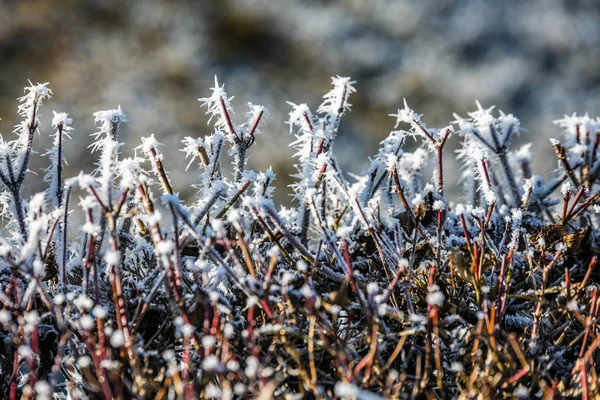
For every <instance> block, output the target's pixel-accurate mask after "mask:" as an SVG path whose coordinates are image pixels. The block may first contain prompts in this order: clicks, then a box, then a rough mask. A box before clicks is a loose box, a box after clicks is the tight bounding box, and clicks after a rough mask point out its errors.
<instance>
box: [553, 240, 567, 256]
mask: <svg viewBox="0 0 600 400" xmlns="http://www.w3.org/2000/svg"><path fill="white" fill-rule="evenodd" d="M554 248H555V249H556V251H559V252H561V253H564V252H565V251H567V245H566V244H565V243H564V242H558V243H556V245H555V246H554Z"/></svg>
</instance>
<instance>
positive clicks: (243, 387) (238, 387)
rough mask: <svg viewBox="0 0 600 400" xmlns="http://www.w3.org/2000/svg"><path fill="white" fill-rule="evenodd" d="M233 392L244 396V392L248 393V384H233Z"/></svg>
mask: <svg viewBox="0 0 600 400" xmlns="http://www.w3.org/2000/svg"><path fill="white" fill-rule="evenodd" d="M233 392H234V393H235V394H237V395H238V396H242V395H243V394H244V393H246V385H244V384H243V383H241V382H238V383H236V384H235V385H234V386H233Z"/></svg>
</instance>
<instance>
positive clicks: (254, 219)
mask: <svg viewBox="0 0 600 400" xmlns="http://www.w3.org/2000/svg"><path fill="white" fill-rule="evenodd" d="M354 83H355V82H353V81H352V80H351V79H350V78H342V77H339V76H338V77H334V78H332V85H333V88H332V90H331V91H330V92H329V93H327V94H326V95H325V96H324V100H323V103H322V104H321V105H320V107H318V108H317V111H316V113H313V112H311V109H310V107H309V106H308V105H306V104H300V105H297V104H294V103H290V105H291V107H292V110H291V112H290V115H289V125H290V129H291V133H292V134H294V136H295V140H294V141H293V143H292V146H293V147H294V148H295V149H296V154H295V156H294V159H295V162H296V169H297V172H298V173H297V174H295V175H294V178H295V183H294V184H293V185H292V188H293V200H292V204H291V205H290V206H281V205H278V204H276V203H275V201H274V199H273V190H274V186H273V185H274V183H275V182H276V175H275V173H274V172H273V171H272V170H271V169H268V170H266V171H254V170H252V169H249V168H248V163H247V151H248V150H249V149H250V147H251V146H253V145H255V144H257V143H258V145H260V140H261V138H260V137H259V136H258V134H259V133H260V128H261V124H262V123H263V120H264V117H265V116H267V115H268V111H267V110H266V109H265V108H264V107H262V106H258V105H254V104H251V103H248V108H249V111H248V113H247V114H246V116H245V121H244V122H242V123H241V124H236V123H235V122H234V121H233V119H232V115H233V104H232V101H231V100H232V99H233V97H229V96H228V94H227V93H226V92H225V89H224V86H222V85H219V83H218V81H217V80H216V79H215V87H214V88H213V89H212V94H211V95H210V97H207V98H203V99H201V101H202V102H203V106H205V107H206V108H207V113H208V114H209V115H210V118H209V122H214V124H213V127H214V132H213V133H212V134H210V135H207V136H205V137H199V138H193V137H187V138H185V139H184V140H183V145H184V148H183V149H182V151H183V152H185V154H186V157H187V158H188V159H189V160H190V161H189V164H188V169H193V168H191V167H192V165H193V166H194V167H195V169H196V171H195V172H190V173H194V174H195V176H196V178H197V184H196V189H197V191H198V194H197V196H196V198H194V199H193V201H192V202H191V204H186V203H185V202H183V201H182V200H181V199H180V198H179V196H178V194H177V193H178V190H179V189H180V187H178V185H180V181H179V180H178V179H177V177H178V175H177V174H169V173H168V168H167V167H168V164H169V160H168V159H165V157H163V155H162V152H161V149H160V146H162V145H161V144H160V143H159V142H158V140H157V139H156V137H155V135H154V134H152V135H151V136H149V137H144V138H142V143H141V145H139V146H137V147H136V145H131V144H122V143H120V142H119V132H118V131H119V127H120V125H121V124H122V123H123V122H126V121H127V117H126V115H125V114H124V113H123V111H122V110H121V108H120V107H119V108H117V109H113V110H107V111H100V112H98V113H95V114H94V116H95V122H96V123H97V124H98V125H99V132H97V133H96V134H95V136H96V139H97V140H96V142H95V143H94V144H93V145H92V152H95V151H96V150H101V152H100V155H99V161H98V164H97V168H96V170H95V172H94V174H93V175H88V174H84V173H83V172H82V173H80V174H79V175H78V176H76V177H73V178H69V179H64V178H63V177H62V166H63V163H64V152H63V151H62V140H63V136H66V135H67V134H68V132H69V131H70V130H71V129H72V128H71V124H72V121H71V119H70V118H69V117H68V115H67V114H65V113H55V115H54V118H53V120H52V125H53V129H54V133H53V135H54V146H53V148H52V149H51V150H49V151H48V155H49V157H48V160H49V167H48V168H47V169H46V175H45V180H46V182H47V184H48V186H49V187H48V189H47V190H46V191H45V192H43V193H38V194H36V195H35V196H33V197H31V198H30V199H22V195H21V193H22V187H23V181H24V177H25V175H26V172H27V168H28V167H27V166H28V160H29V156H30V153H31V151H32V150H31V149H32V145H33V143H32V141H33V136H34V133H35V132H37V131H38V129H39V126H40V121H39V119H38V115H39V112H38V108H39V106H40V105H41V102H42V100H43V99H47V98H49V97H50V94H51V91H50V89H48V87H47V84H43V85H32V86H30V87H28V88H26V95H25V96H24V97H23V98H21V99H20V102H21V105H20V107H19V113H20V115H21V117H22V118H23V119H24V122H23V123H21V124H20V125H19V126H18V129H17V131H16V133H17V139H16V141H12V142H10V141H9V142H7V141H5V140H4V139H3V138H2V139H1V140H0V180H1V181H2V184H3V185H2V192H1V193H0V200H1V201H2V202H3V203H4V204H6V207H8V208H9V210H10V212H5V213H4V215H3V217H4V219H5V226H6V233H5V234H4V235H0V339H1V340H2V343H3V345H4V347H3V349H4V351H3V352H0V371H2V372H3V373H2V374H0V391H2V395H3V397H6V398H12V399H15V398H18V397H21V396H23V397H25V398H33V397H34V396H37V397H40V398H41V397H44V396H46V397H48V396H50V395H51V394H54V396H55V398H88V397H103V398H128V397H139V398H152V397H161V396H166V397H182V398H254V397H260V396H262V398H271V397H281V398H286V397H298V396H302V395H306V394H307V393H311V394H314V395H315V396H316V397H319V398H332V397H334V396H338V397H339V398H353V397H354V398H363V399H383V398H411V397H413V398H414V397H427V398H443V397H452V398H454V397H459V398H510V397H514V396H516V397H519V398H525V397H530V398H539V397H545V398H550V397H552V396H554V397H556V396H564V397H587V398H594V397H597V396H598V395H599V393H598V390H599V389H598V387H599V386H598V380H597V376H596V374H595V368H596V367H595V366H596V365H598V363H599V362H600V359H599V357H600V355H599V350H598V347H600V340H599V339H598V338H599V337H600V326H599V325H598V316H599V313H600V299H599V296H598V286H599V285H600V278H599V275H598V273H597V270H596V263H597V255H598V254H597V253H598V252H597V250H596V248H597V245H596V244H597V241H598V239H599V235H600V218H599V215H600V212H599V210H600V204H599V203H600V192H599V186H600V182H599V181H598V172H599V171H600V167H599V165H600V161H599V160H598V159H599V155H598V147H599V143H600V140H599V137H600V133H599V132H600V128H599V126H600V123H599V122H598V119H592V118H590V117H589V116H587V115H585V116H583V117H580V116H577V115H573V116H570V117H567V116H565V117H564V118H563V119H560V120H557V121H556V124H557V125H558V126H559V127H560V128H562V129H564V132H563V133H562V137H561V140H553V141H552V142H551V145H552V147H553V149H554V151H555V152H556V154H557V156H558V160H559V168H558V169H556V170H555V171H552V177H551V178H550V179H549V181H548V182H546V181H545V180H544V179H543V178H542V176H546V175H548V174H539V175H536V174H535V173H534V171H533V169H532V165H531V164H532V163H531V160H532V157H533V153H534V152H538V151H540V149H536V148H533V147H532V146H530V145H524V146H522V147H520V148H519V149H513V148H512V146H511V139H512V137H513V136H514V135H515V134H517V133H518V132H519V130H520V125H519V121H518V120H517V119H516V118H515V117H514V116H512V115H510V114H504V113H502V112H499V113H494V110H493V107H492V108H483V107H482V106H481V105H480V104H479V103H477V105H476V107H477V110H476V111H475V112H472V113H469V114H468V115H469V117H468V118H461V117H459V116H455V118H456V121H455V122H454V123H453V125H455V126H456V127H457V128H458V129H457V130H458V134H459V135H460V136H461V137H462V140H463V144H462V147H461V148H460V149H459V151H458V154H457V158H458V160H459V161H460V162H461V163H462V164H463V182H462V184H463V185H464V186H465V190H464V191H463V192H462V193H461V198H460V201H461V202H462V203H459V204H456V203H454V202H453V201H450V200H449V197H451V196H449V195H447V194H446V193H447V192H450V191H448V190H445V183H444V172H446V173H448V172H449V171H448V168H444V165H443V164H442V159H443V157H442V156H443V152H444V149H445V148H444V145H445V144H446V142H447V140H452V134H453V132H454V128H453V126H452V125H450V126H447V127H444V128H441V129H436V128H427V126H426V124H425V122H424V117H423V116H422V115H419V114H418V113H417V112H416V111H414V110H412V109H411V108H410V107H408V105H407V102H405V104H404V107H403V108H402V109H400V110H398V113H397V114H392V116H393V117H394V118H395V120H396V124H395V125H396V126H395V127H394V130H393V131H392V132H391V133H390V134H389V136H388V137H387V138H385V139H384V140H383V141H382V142H381V146H380V149H379V151H378V152H377V154H376V155H375V156H374V157H373V158H372V160H371V163H370V164H369V166H368V167H367V168H366V170H365V171H364V172H363V173H362V174H360V175H358V176H352V175H348V174H345V173H344V171H342V170H341V169H340V167H339V165H338V163H337V161H336V158H335V155H334V151H333V147H334V144H335V139H336V136H337V135H338V134H340V133H342V134H343V129H342V128H343V125H342V124H341V119H342V117H343V115H345V114H346V113H347V112H349V111H350V103H349V101H350V95H352V94H354V92H355V90H354ZM390 124H392V121H390ZM403 128H405V129H407V130H406V131H404V130H402V129H403ZM157 136H160V134H157ZM407 137H412V138H414V139H415V140H417V147H416V148H414V149H412V150H410V151H409V150H408V149H405V148H404V143H405V139H406V138H407ZM120 146H127V147H131V148H134V149H135V150H136V155H135V156H134V157H129V158H120V157H119V149H120ZM226 149H227V150H229V152H227V151H225V150H226ZM227 153H229V156H230V158H231V159H232V162H233V165H234V170H233V174H229V173H227V172H226V170H224V169H222V165H223V162H226V159H227V158H228V156H227ZM138 155H140V156H143V158H142V157H138ZM431 167H433V168H431ZM432 170H433V174H432V175H431V176H429V174H430V173H429V172H428V171H432ZM21 173H22V174H21ZM350 178H351V179H350ZM63 182H64V183H63ZM157 190H158V191H159V192H160V193H162V196H158V195H155V191H157ZM76 196H77V197H76ZM157 199H158V200H157ZM157 201H159V202H160V203H161V204H157ZM6 207H4V208H6ZM74 210H76V211H77V212H79V213H81V215H82V218H83V221H84V222H82V223H81V224H79V225H78V226H75V224H74V223H72V222H71V220H70V219H69V214H70V213H72V212H73V211H74Z"/></svg>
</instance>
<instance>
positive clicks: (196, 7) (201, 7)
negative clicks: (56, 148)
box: [0, 0, 600, 197]
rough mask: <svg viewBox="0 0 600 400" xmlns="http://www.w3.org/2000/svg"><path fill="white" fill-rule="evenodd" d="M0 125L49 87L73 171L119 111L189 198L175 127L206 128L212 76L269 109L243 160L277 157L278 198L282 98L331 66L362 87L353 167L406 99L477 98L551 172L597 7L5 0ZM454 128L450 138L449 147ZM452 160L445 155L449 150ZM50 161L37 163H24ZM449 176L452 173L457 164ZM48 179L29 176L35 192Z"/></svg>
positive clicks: (585, 101) (45, 112)
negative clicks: (509, 117)
mask: <svg viewBox="0 0 600 400" xmlns="http://www.w3.org/2000/svg"><path fill="white" fill-rule="evenodd" d="M0 63H1V64H0V117H1V118H2V120H1V121H0V132H2V134H3V135H4V137H5V138H6V139H8V138H10V136H11V134H12V133H11V131H12V127H13V125H14V124H16V123H17V121H18V116H17V114H16V102H15V98H16V97H17V96H19V95H20V94H21V93H22V88H23V86H25V85H26V84H27V80H28V79H30V80H31V81H32V82H34V83H35V82H46V81H49V82H50V87H51V88H52V89H53V91H54V99H52V100H50V101H47V102H46V103H45V105H44V108H43V109H42V136H41V137H40V138H37V139H36V140H37V141H36V143H35V148H36V150H37V151H39V152H43V151H44V148H46V147H49V146H50V138H49V136H48V135H47V134H48V133H49V132H50V120H51V116H52V110H56V111H66V112H68V113H69V114H70V115H71V116H72V117H73V118H74V120H75V122H74V127H75V129H76V130H75V131H74V132H73V135H72V136H73V140H72V141H70V142H69V143H67V145H66V146H67V147H66V149H67V150H66V151H67V153H66V155H67V160H68V161H69V163H70V166H69V168H68V169H67V174H68V175H70V174H76V173H77V172H78V171H79V170H81V169H84V170H86V171H90V170H91V169H92V167H93V166H92V160H93V158H91V157H90V156H89V154H88V149H87V146H88V145H89V144H90V143H91V138H90V137H89V134H90V133H93V132H95V131H96V129H95V128H94V123H93V117H92V113H93V112H94V111H97V110H102V109H107V108H115V107H116V106H117V105H119V104H120V105H121V106H122V108H123V110H124V111H125V112H126V113H127V114H128V115H129V117H130V122H129V124H127V125H125V126H123V130H122V132H123V133H122V141H123V142H127V145H126V147H125V148H124V151H125V153H129V154H130V153H132V149H133V147H134V146H135V145H137V143H139V137H140V136H145V135H149V134H150V133H155V134H156V136H157V137H158V138H159V140H160V141H161V142H163V143H165V144H166V145H167V146H165V148H164V149H163V150H164V152H165V154H166V155H165V163H166V164H167V166H168V168H169V169H170V170H171V174H172V176H174V186H175V188H176V190H178V191H180V192H181V193H182V195H184V197H185V196H187V195H189V194H191V193H192V192H193V189H191V188H190V185H191V184H192V183H194V173H193V171H191V170H190V171H188V172H187V174H185V178H183V176H184V175H183V174H181V173H180V171H183V169H184V168H185V165H186V161H185V160H184V154H183V153H181V152H178V151H177V150H178V149H179V148H181V147H182V146H181V143H180V141H181V139H182V138H183V137H184V136H200V135H205V134H208V133H210V129H211V128H210V127H209V126H208V125H207V119H208V118H207V117H206V116H205V115H204V110H203V109H201V108H200V104H199V103H198V101H197V98H199V97H204V96H207V95H209V93H210V90H209V88H210V87H211V86H212V85H213V79H214V76H215V75H218V76H219V80H220V81H221V82H223V83H225V85H226V89H227V91H228V92H229V94H230V95H235V99H234V102H233V103H234V106H235V107H236V109H237V110H238V111H237V114H235V117H236V118H240V120H239V121H240V122H241V120H242V118H243V114H244V113H245V112H246V106H245V103H246V102H248V101H251V102H253V103H258V104H264V105H265V106H267V107H268V108H269V109H270V111H271V118H270V119H269V120H267V121H266V125H265V127H264V135H263V136H262V137H260V138H258V144H257V146H256V147H254V148H253V149H252V152H251V153H250V167H253V168H256V169H262V170H264V169H265V168H268V167H269V166H270V165H273V168H274V170H275V172H276V173H277V174H278V185H279V186H280V187H281V186H283V189H282V188H280V190H279V196H282V195H284V194H285V192H286V189H285V185H286V184H288V183H289V179H288V178H287V175H288V174H290V173H293V172H294V170H293V169H292V168H291V164H290V163H289V157H290V155H291V154H292V152H291V150H290V149H289V148H288V144H289V143H290V142H291V141H292V137H291V136H290V135H289V128H288V126H287V125H285V124H284V120H285V118H286V117H287V113H288V112H289V106H288V105H287V104H286V103H285V101H286V100H289V101H293V102H296V103H302V102H306V103H308V104H309V105H311V106H313V107H314V108H315V109H316V107H317V106H318V104H319V103H320V102H321V96H322V95H323V94H324V93H325V92H326V91H327V90H328V89H329V82H330V76H332V75H337V74H339V75H342V76H351V77H353V78H354V79H355V80H357V81H358V83H357V89H358V93H357V94H356V95H354V96H353V98H352V100H351V103H353V105H354V107H353V112H352V114H351V115H349V116H348V117H347V118H345V119H344V121H343V122H342V126H341V134H340V136H339V139H338V141H337V143H336V154H337V156H338V158H339V159H340V161H341V163H342V165H343V166H345V167H347V168H349V170H350V171H353V172H360V171H361V169H362V168H364V167H366V165H367V163H368V156H370V155H371V154H373V153H374V152H376V149H377V146H378V143H379V141H380V140H382V139H383V138H384V137H385V136H386V135H387V133H388V132H389V131H390V129H392V128H393V125H394V120H393V118H390V117H389V116H388V114H390V113H393V112H396V110H397V108H399V107H401V104H402V99H403V98H406V99H407V100H408V102H409V105H410V106H411V107H413V108H414V109H416V110H417V111H418V112H420V113H423V114H424V120H425V121H426V122H427V123H428V125H429V126H431V127H435V126H445V125H446V124H447V123H448V122H449V121H451V120H453V116H452V113H453V112H457V113H459V114H461V115H466V113H467V112H468V111H471V110H473V109H474V108H475V103H474V101H475V99H479V100H480V101H481V103H482V104H483V105H484V106H489V105H493V104H495V105H496V106H497V107H498V108H499V109H502V110H504V111H506V112H511V113H514V114H515V115H516V116H517V117H519V118H520V119H521V121H522V124H523V126H524V127H525V128H526V129H528V130H529V132H528V133H527V136H526V137H523V138H522V140H523V141H534V142H535V143H536V146H535V147H534V151H535V153H536V154H537V155H538V157H536V162H539V163H541V164H539V166H540V167H542V166H543V167H546V168H547V167H548V166H549V165H550V163H554V161H552V157H542V156H544V155H546V154H548V152H549V149H550V146H549V144H548V140H547V138H549V137H553V136H558V135H559V130H558V129H557V128H556V127H554V126H553V125H552V124H551V121H552V120H554V119H557V118H559V117H561V116H562V115H563V114H564V113H569V114H570V113H573V112H578V113H583V112H586V111H589V112H590V113H591V114H592V115H596V114H597V113H598V109H599V106H600V93H599V88H600V67H599V66H600V6H599V3H598V2H596V1H592V0H589V1H576V0H564V1H558V0H530V1H522V0H513V1H501V2H500V1H491V0H490V1H485V0H463V1H452V2H450V1H439V0H418V1H408V0H367V1H365V0H340V1H333V0H331V1H326V0H321V1H317V0H312V1H309V0H305V1H301V0H263V1H261V0H214V1H210V0H204V1H201V0H198V1H174V0H164V1H160V0H138V1H123V0H116V1H108V0H86V1H81V0H56V1H51V0H38V1H34V0H19V1H9V0H0ZM458 140H459V139H458V138H454V141H455V142H458ZM447 156H449V157H452V154H448V155H447ZM43 166H44V160H40V159H39V158H38V159H37V161H36V162H35V163H34V164H32V169H33V170H38V171H39V169H40V168H42V167H43ZM457 175H458V174H457ZM40 187H41V186H38V187H36V185H35V184H30V185H29V190H39V188H40Z"/></svg>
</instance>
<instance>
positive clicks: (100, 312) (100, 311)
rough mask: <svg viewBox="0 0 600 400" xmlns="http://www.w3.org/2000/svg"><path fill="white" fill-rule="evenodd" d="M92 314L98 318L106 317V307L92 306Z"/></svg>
mask: <svg viewBox="0 0 600 400" xmlns="http://www.w3.org/2000/svg"><path fill="white" fill-rule="evenodd" d="M94 315H95V316H96V317H98V318H100V319H104V318H105V317H106V309H105V308H104V307H102V306H96V307H94Z"/></svg>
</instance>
